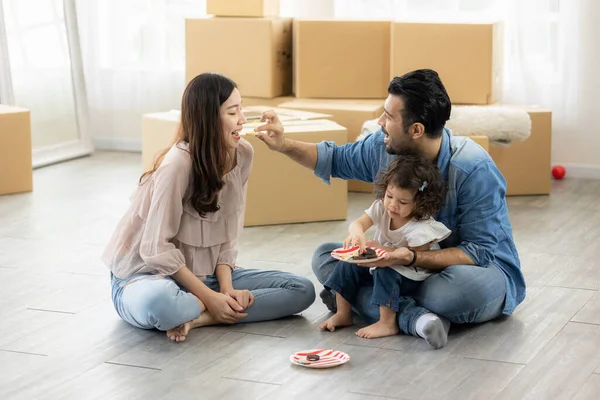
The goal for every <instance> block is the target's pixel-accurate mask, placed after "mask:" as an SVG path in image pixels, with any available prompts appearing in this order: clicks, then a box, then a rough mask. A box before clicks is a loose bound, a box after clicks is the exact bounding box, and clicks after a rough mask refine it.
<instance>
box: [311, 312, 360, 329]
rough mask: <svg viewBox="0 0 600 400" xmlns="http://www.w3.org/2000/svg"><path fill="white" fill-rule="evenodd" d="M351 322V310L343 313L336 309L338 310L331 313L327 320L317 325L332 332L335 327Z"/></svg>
mask: <svg viewBox="0 0 600 400" xmlns="http://www.w3.org/2000/svg"><path fill="white" fill-rule="evenodd" d="M352 324H353V321H352V312H349V313H343V312H340V311H339V310H338V312H337V313H335V314H334V315H332V316H331V317H330V318H329V319H328V320H327V321H325V322H322V323H321V325H319V328H320V329H327V330H329V331H331V332H333V331H335V328H343V327H345V326H350V325H352Z"/></svg>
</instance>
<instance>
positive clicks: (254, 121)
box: [243, 106, 332, 126]
mask: <svg viewBox="0 0 600 400" xmlns="http://www.w3.org/2000/svg"><path fill="white" fill-rule="evenodd" d="M267 110H273V111H275V112H276V113H277V116H278V117H279V120H280V121H281V122H282V123H285V122H288V121H307V120H311V119H331V117H332V116H331V115H330V114H322V113H317V112H310V111H302V110H294V109H290V108H279V107H269V106H248V107H244V109H243V111H244V115H246V118H247V119H248V122H247V123H246V124H244V126H260V125H264V124H265V122H260V118H258V117H260V116H262V113H263V112H265V111H267Z"/></svg>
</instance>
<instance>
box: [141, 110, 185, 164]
mask: <svg viewBox="0 0 600 400" xmlns="http://www.w3.org/2000/svg"><path fill="white" fill-rule="evenodd" d="M179 117H180V112H179V111H177V110H171V111H167V112H159V113H151V114H144V115H143V116H142V168H143V169H144V171H148V170H150V169H151V168H152V166H153V165H154V158H155V157H156V156H157V155H158V154H159V153H160V151H161V150H163V149H165V148H166V147H168V146H170V145H172V144H173V141H174V140H175V136H176V134H177V128H178V127H179Z"/></svg>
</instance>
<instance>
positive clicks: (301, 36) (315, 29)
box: [294, 19, 390, 99]
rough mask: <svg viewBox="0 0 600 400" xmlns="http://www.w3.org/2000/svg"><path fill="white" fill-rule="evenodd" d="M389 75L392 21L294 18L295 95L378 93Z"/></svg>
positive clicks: (365, 95) (382, 92) (377, 95)
mask: <svg viewBox="0 0 600 400" xmlns="http://www.w3.org/2000/svg"><path fill="white" fill-rule="evenodd" d="M389 76H390V22H389V21H333V20H321V21H317V20H302V19H300V20H294V91H295V94H296V97H304V98H309V97H314V98H355V99H356V98H358V99H379V98H383V97H385V96H386V95H387V87H388V84H389V81H390V79H389Z"/></svg>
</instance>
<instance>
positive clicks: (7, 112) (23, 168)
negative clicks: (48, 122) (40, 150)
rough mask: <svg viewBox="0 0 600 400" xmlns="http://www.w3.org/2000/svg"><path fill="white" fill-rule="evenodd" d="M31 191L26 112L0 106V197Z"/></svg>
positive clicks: (28, 128)
mask: <svg viewBox="0 0 600 400" xmlns="http://www.w3.org/2000/svg"><path fill="white" fill-rule="evenodd" d="M32 190H33V167H32V163H31V116H30V113H29V110H27V109H24V108H20V107H13V106H6V105H2V104H0V194H10V193H21V192H30V191H32Z"/></svg>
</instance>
